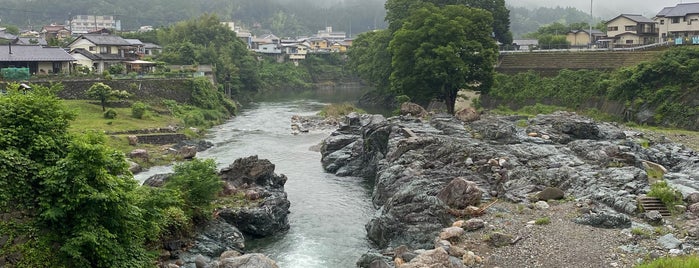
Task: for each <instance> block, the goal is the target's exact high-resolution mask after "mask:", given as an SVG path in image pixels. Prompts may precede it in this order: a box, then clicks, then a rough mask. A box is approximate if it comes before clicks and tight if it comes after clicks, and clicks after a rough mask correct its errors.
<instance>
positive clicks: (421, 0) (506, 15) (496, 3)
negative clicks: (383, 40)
mask: <svg viewBox="0 0 699 268" xmlns="http://www.w3.org/2000/svg"><path fill="white" fill-rule="evenodd" d="M425 3H431V4H434V5H436V6H439V7H443V6H446V5H463V6H468V7H472V8H480V9H484V10H487V11H488V12H490V13H491V15H492V17H493V20H491V22H492V25H489V26H486V27H487V28H490V29H491V33H492V34H494V36H495V38H496V39H497V40H498V41H500V42H501V43H503V44H511V43H512V33H511V32H510V11H509V10H508V9H507V7H506V6H505V1H504V0H388V1H386V5H385V8H386V21H388V22H389V26H388V29H389V31H391V32H395V31H397V30H398V29H399V28H400V27H401V26H402V24H403V22H404V21H406V19H407V18H408V16H409V15H410V10H411V9H412V8H414V7H416V6H420V5H422V4H425Z"/></svg>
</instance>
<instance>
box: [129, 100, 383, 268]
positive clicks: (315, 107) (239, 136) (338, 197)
mask: <svg viewBox="0 0 699 268" xmlns="http://www.w3.org/2000/svg"><path fill="white" fill-rule="evenodd" d="M323 105H324V103H323V102H319V101H317V100H309V99H306V100H296V101H275V102H261V103H256V104H252V105H248V106H247V107H246V108H245V109H243V110H242V111H241V113H240V114H239V115H238V116H237V117H235V118H233V119H232V120H229V121H228V122H226V123H224V124H222V125H219V126H217V127H214V128H212V129H211V130H210V131H209V134H208V135H207V137H206V139H207V140H209V141H211V142H212V143H214V147H213V148H211V149H209V150H206V151H204V152H201V153H199V154H198V155H197V157H199V158H212V159H214V160H215V161H216V163H217V165H218V167H219V168H222V167H225V166H228V165H229V164H231V163H233V161H234V160H235V159H237V158H240V157H246V156H250V155H258V156H259V157H260V158H266V159H269V160H270V161H271V162H272V163H274V164H275V165H276V170H275V172H276V173H277V174H285V175H286V176H287V177H288V181H287V182H286V185H285V190H286V192H287V194H288V199H289V201H290V202H291V208H290V211H291V214H289V224H290V225H291V229H290V230H289V231H288V232H286V233H283V234H280V235H277V236H274V237H268V238H264V239H256V240H248V241H246V251H247V252H259V253H263V254H265V255H267V256H269V257H270V258H272V259H273V260H275V261H276V262H277V264H278V265H279V267H282V268H297V267H298V268H313V267H319V268H320V267H323V268H326V267H355V266H356V265H355V262H356V261H357V260H358V258H359V257H360V256H361V255H362V254H363V253H365V252H366V251H367V250H368V249H369V247H370V245H369V241H368V240H367V238H366V231H365V229H364V224H365V223H367V222H368V221H369V219H370V217H371V216H372V215H373V213H374V209H373V207H372V205H371V185H370V184H369V183H367V182H365V180H364V179H362V178H355V177H337V176H335V175H333V174H328V173H325V172H324V171H323V168H322V166H321V164H320V153H319V152H316V151H312V150H311V149H310V148H311V147H312V146H314V145H317V144H319V143H320V142H321V141H322V139H324V138H325V137H327V136H328V135H329V132H328V131H324V132H321V131H319V132H311V133H306V134H300V135H292V134H291V128H290V118H291V116H292V115H312V114H315V113H317V112H318V111H319V110H320V109H321V108H322V106H323ZM170 170H171V169H170V168H169V167H155V168H151V169H150V170H148V171H147V172H144V173H142V174H138V175H137V177H136V178H137V179H138V180H141V181H143V180H145V179H146V178H147V177H148V176H150V175H152V174H157V173H164V172H170Z"/></svg>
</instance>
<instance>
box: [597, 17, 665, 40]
mask: <svg viewBox="0 0 699 268" xmlns="http://www.w3.org/2000/svg"><path fill="white" fill-rule="evenodd" d="M607 37H608V38H610V39H612V40H613V41H612V45H613V46H616V47H627V46H640V45H647V44H653V43H656V42H657V41H658V30H657V27H656V25H655V21H653V20H651V19H649V18H646V17H644V16H641V15H634V14H621V15H619V16H616V17H614V18H613V19H611V20H609V21H608V22H607Z"/></svg>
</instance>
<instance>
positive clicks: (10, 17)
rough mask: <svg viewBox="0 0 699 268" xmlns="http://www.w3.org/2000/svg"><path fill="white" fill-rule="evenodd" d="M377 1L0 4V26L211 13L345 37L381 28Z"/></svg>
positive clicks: (283, 31) (262, 26) (261, 26)
mask: <svg viewBox="0 0 699 268" xmlns="http://www.w3.org/2000/svg"><path fill="white" fill-rule="evenodd" d="M384 2H385V1H382V0H342V1H315V0H298V1H288V0H256V1H249V0H151V1H136V0H120V1H86V0H65V1H49V0H32V1H26V0H5V1H3V3H2V6H0V19H2V21H1V22H2V23H3V24H10V25H17V26H19V27H20V28H29V27H28V26H33V28H34V29H35V30H38V29H41V26H43V25H44V24H48V23H58V24H62V23H65V21H67V20H68V19H69V18H70V17H71V16H75V15H113V16H115V17H116V19H118V20H121V24H122V29H123V30H136V29H138V28H139V27H140V26H143V25H152V26H156V27H157V26H167V25H170V24H173V23H175V22H178V21H183V20H187V19H190V18H193V17H198V16H200V15H201V14H203V13H213V14H216V15H217V16H218V17H219V18H221V19H222V20H225V21H235V22H239V23H242V24H243V25H245V26H246V27H249V28H251V30H253V31H259V32H265V31H271V32H273V33H274V34H276V35H279V36H296V35H308V34H311V33H314V32H316V31H318V30H319V29H324V28H325V26H333V27H334V29H336V30H339V31H345V32H347V33H360V32H365V31H367V30H371V29H376V28H385V23H384V16H385V11H384Z"/></svg>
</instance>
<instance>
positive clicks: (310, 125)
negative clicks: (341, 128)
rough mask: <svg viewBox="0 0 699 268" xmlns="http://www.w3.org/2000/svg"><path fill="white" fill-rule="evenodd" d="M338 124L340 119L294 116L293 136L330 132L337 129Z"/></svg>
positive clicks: (292, 118) (292, 124) (292, 123)
mask: <svg viewBox="0 0 699 268" xmlns="http://www.w3.org/2000/svg"><path fill="white" fill-rule="evenodd" d="M338 123H339V122H338V119H337V118H334V117H322V116H319V115H311V116H302V115H294V116H292V117H291V134H294V135H298V134H300V133H308V132H311V131H329V130H333V129H335V128H337V126H338Z"/></svg>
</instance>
